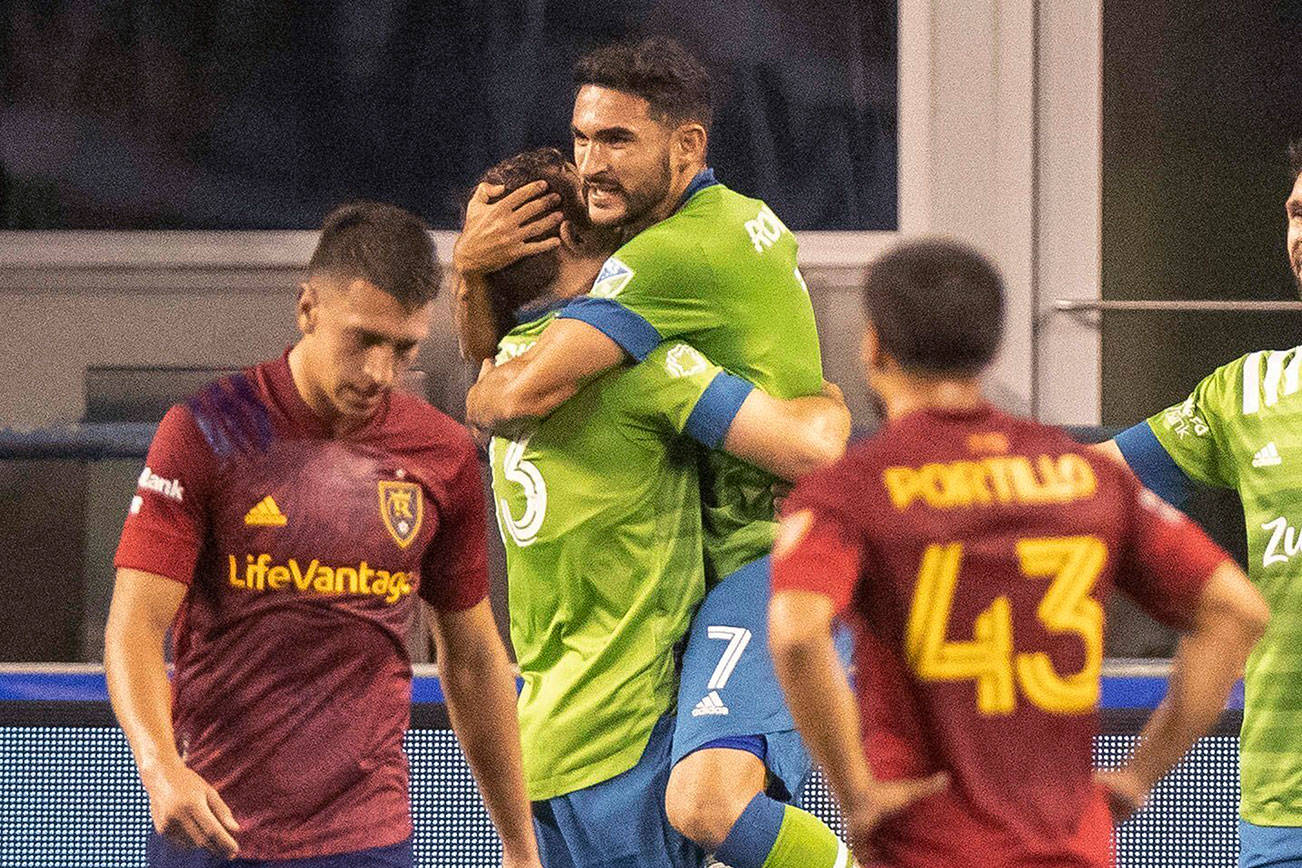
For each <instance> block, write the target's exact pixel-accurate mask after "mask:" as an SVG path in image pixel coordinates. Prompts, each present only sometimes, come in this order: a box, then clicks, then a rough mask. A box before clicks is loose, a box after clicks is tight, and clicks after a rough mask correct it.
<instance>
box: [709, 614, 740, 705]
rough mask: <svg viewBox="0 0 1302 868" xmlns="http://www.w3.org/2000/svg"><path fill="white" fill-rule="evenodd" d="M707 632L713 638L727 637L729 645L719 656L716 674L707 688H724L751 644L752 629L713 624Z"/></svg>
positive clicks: (712, 676)
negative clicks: (742, 653) (742, 654)
mask: <svg viewBox="0 0 1302 868" xmlns="http://www.w3.org/2000/svg"><path fill="white" fill-rule="evenodd" d="M705 634H706V635H707V636H709V637H710V638H711V639H727V640H728V647H727V648H725V649H724V651H723V656H722V657H721V658H719V665H718V666H716V667H714V674H713V675H711V676H710V684H709V686H708V687H707V688H706V689H707V690H722V689H723V686H724V685H725V684H727V683H728V679H729V678H731V677H732V670H734V669H736V668H737V661H738V660H740V659H741V652H743V651H745V650H746V646H747V645H749V644H750V631H749V630H747V629H746V628H745V627H716V626H714V625H711V626H709V627H707V628H706V631H705Z"/></svg>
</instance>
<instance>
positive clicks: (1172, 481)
mask: <svg viewBox="0 0 1302 868" xmlns="http://www.w3.org/2000/svg"><path fill="white" fill-rule="evenodd" d="M1115 439H1116V443H1117V448H1119V449H1120V450H1121V455H1122V457H1123V458H1125V459H1126V463H1127V464H1129V465H1130V469H1131V470H1133V471H1134V472H1135V475H1136V476H1138V477H1139V481H1140V482H1142V483H1143V484H1144V487H1145V488H1147V489H1149V490H1150V491H1152V492H1153V493H1154V494H1156V495H1157V496H1158V497H1160V498H1162V499H1163V500H1165V501H1166V502H1167V503H1169V504H1171V505H1172V506H1180V505H1181V504H1182V503H1184V502H1185V501H1186V500H1188V499H1189V495H1190V494H1191V493H1192V492H1193V482H1192V480H1190V479H1189V477H1188V475H1186V474H1185V472H1184V471H1183V470H1181V469H1180V465H1178V464H1176V463H1175V459H1173V458H1172V457H1171V453H1169V452H1167V451H1166V447H1165V446H1163V445H1162V441H1160V440H1158V439H1157V435H1156V434H1154V433H1153V429H1152V427H1151V426H1150V425H1149V424H1148V423H1147V422H1140V423H1139V424H1138V425H1135V426H1133V427H1130V428H1127V429H1126V430H1125V431H1122V432H1121V433H1120V434H1118V435H1117V436H1116V438H1115Z"/></svg>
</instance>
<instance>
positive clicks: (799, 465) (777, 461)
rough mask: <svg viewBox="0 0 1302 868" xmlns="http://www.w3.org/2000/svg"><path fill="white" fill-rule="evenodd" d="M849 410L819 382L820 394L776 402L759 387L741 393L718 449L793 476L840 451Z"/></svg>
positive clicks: (846, 435)
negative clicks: (739, 401) (736, 407)
mask: <svg viewBox="0 0 1302 868" xmlns="http://www.w3.org/2000/svg"><path fill="white" fill-rule="evenodd" d="M849 439H850V411H849V410H848V409H847V408H846V406H845V398H844V396H842V394H841V390H840V389H839V388H838V387H837V386H836V385H835V384H833V383H827V382H825V383H824V384H823V394H822V395H813V396H810V397H806V398H794V399H791V400H786V401H784V400H781V399H779V398H774V397H773V396H772V395H769V394H768V393H767V392H764V391H763V390H761V389H758V388H755V389H752V390H751V392H750V394H749V395H747V396H746V400H745V401H744V402H743V403H742V405H741V407H740V409H738V411H737V415H736V416H734V417H733V420H732V424H731V425H730V426H728V433H727V434H726V435H725V436H724V438H723V443H722V445H721V448H722V449H723V451H724V452H727V453H728V454H729V455H733V456H736V457H737V458H740V459H741V460H743V461H746V462H749V463H750V464H754V465H755V466H756V467H760V468H762V469H764V470H767V471H768V472H769V473H772V474H773V475H774V476H776V477H778V478H779V479H787V480H793V481H794V480H796V479H799V478H800V477H801V476H804V475H805V474H806V473H812V472H814V471H815V470H819V469H820V468H823V467H826V466H827V465H829V464H831V463H832V462H834V461H836V460H837V459H839V458H840V457H841V456H842V455H843V454H845V444H846V442H847V441H848V440H849Z"/></svg>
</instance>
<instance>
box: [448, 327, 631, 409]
mask: <svg viewBox="0 0 1302 868" xmlns="http://www.w3.org/2000/svg"><path fill="white" fill-rule="evenodd" d="M626 358H627V356H626V355H625V353H624V350H623V349H621V348H620V346H619V344H617V343H615V342H614V341H613V340H611V339H610V338H609V337H607V336H606V335H605V334H604V333H602V332H601V331H599V330H598V329H596V328H594V327H593V326H590V325H588V324H587V323H584V322H581V321H579V320H575V319H557V320H554V321H553V322H551V323H550V324H548V326H547V328H546V329H544V330H543V333H542V336H541V337H540V338H539V339H538V343H536V344H534V345H533V347H531V348H530V349H529V351H528V352H526V353H524V354H523V355H520V356H519V357H517V358H514V359H512V360H511V361H509V362H506V363H504V364H501V365H497V366H496V367H493V368H488V369H487V370H485V372H484V373H483V375H482V376H481V377H480V378H479V381H478V382H477V383H475V385H474V386H472V387H471V389H470V392H469V394H468V395H466V421H467V422H468V423H469V424H471V425H473V426H475V427H476V428H481V429H483V430H486V431H492V432H494V433H497V434H507V435H509V434H510V433H511V431H512V430H514V429H515V428H517V427H518V426H520V425H522V424H527V423H529V422H532V421H535V420H537V419H543V418H546V417H547V416H549V415H551V413H552V411H554V410H555V409H556V408H557V407H559V406H560V405H561V404H564V403H565V402H566V401H568V400H569V399H570V398H572V397H573V396H574V394H575V393H576V392H578V391H579V389H580V388H581V387H582V386H583V384H584V383H585V382H587V381H588V380H590V379H592V378H593V377H595V376H597V375H598V374H601V373H603V372H605V371H608V370H610V369H611V368H613V367H616V366H617V365H621V364H623V363H624V361H625V359H626Z"/></svg>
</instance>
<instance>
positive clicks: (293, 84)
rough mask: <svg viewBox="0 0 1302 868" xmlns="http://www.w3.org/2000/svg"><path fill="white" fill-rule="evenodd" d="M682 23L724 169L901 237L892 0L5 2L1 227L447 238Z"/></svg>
mask: <svg viewBox="0 0 1302 868" xmlns="http://www.w3.org/2000/svg"><path fill="white" fill-rule="evenodd" d="M651 33H666V34H671V35H674V36H676V37H677V38H679V39H680V40H682V41H683V42H684V43H685V44H686V45H688V47H690V48H692V49H693V50H695V51H696V52H697V53H698V54H699V55H700V56H702V57H703V58H704V59H705V60H706V61H707V64H708V65H709V67H710V69H711V71H712V73H713V75H714V79H715V102H716V112H717V115H716V124H715V129H714V135H713V137H712V140H711V150H712V157H711V162H712V164H713V165H714V167H715V169H716V171H717V173H718V175H719V177H720V178H721V180H724V181H725V182H726V183H728V184H729V185H730V186H732V187H734V188H736V189H738V190H741V191H743V192H746V193H749V194H751V195H756V196H760V197H762V198H764V199H766V200H767V201H768V202H769V203H770V204H771V205H772V206H773V207H774V209H775V210H776V211H777V212H778V213H779V214H780V215H781V216H782V217H783V218H784V219H785V220H786V222H787V223H788V225H790V226H791V227H793V228H801V229H894V228H895V227H896V198H897V196H896V90H897V87H896V4H895V0H853V2H836V0H804V2H799V0H737V2H733V0H727V2H725V0H629V2H595V0H552V2H546V0H524V2H513V3H512V2H470V0H462V2H455V0H443V2H435V3H430V2H427V0H327V2H312V3H307V2H300V3H294V2H268V0H213V2H206V3H175V2H161V0H116V2H84V0H82V2H72V0H64V2H60V0H39V2H38V0H9V2H5V3H3V4H0V226H3V228H10V229H54V228H70V229H72V228H75V229H160V228H175V229H288V228H312V227H315V226H316V225H318V224H319V222H320V219H321V217H322V216H323V215H324V213H325V212H326V211H327V210H328V209H329V208H330V207H331V206H332V205H334V204H337V203H338V202H340V201H342V200H346V199H350V198H358V197H365V198H371V199H380V200H385V201H390V202H396V203H398V204H401V205H405V206H407V207H409V208H412V209H413V210H416V211H418V212H420V213H421V214H423V215H424V216H425V217H426V218H427V219H428V220H430V222H431V223H432V224H434V225H436V226H441V227H449V228H451V227H455V226H456V225H457V223H458V221H459V212H460V202H461V199H462V197H463V196H464V194H465V193H466V191H467V190H468V188H469V186H470V185H471V184H473V182H474V180H475V179H476V178H477V177H478V175H479V173H480V172H481V171H482V170H483V169H484V168H486V167H487V166H488V165H490V164H491V163H493V162H495V161H496V160H498V159H500V158H502V157H504V156H507V155H509V154H511V153H514V152H515V151H518V150H521V149H523V148H527V147H534V146H539V145H544V144H554V145H559V146H563V147H568V125H569V114H570V101H571V97H572V87H571V79H570V72H571V69H572V66H573V64H574V61H575V60H576V59H577V57H578V56H579V54H581V53H582V52H583V51H584V50H586V49H588V48H590V47H592V46H593V45H594V44H596V43H598V42H601V41H603V40H607V39H611V38H616V37H626V36H640V35H647V34H651Z"/></svg>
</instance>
